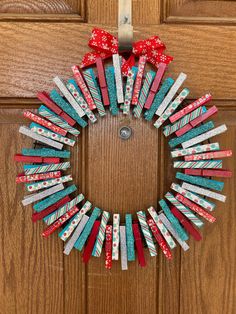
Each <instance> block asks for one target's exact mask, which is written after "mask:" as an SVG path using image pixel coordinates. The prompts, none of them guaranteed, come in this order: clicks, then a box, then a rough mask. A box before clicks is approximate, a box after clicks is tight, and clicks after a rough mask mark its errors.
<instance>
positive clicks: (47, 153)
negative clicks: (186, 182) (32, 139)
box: [21, 148, 70, 158]
mask: <svg viewBox="0 0 236 314" xmlns="http://www.w3.org/2000/svg"><path fill="white" fill-rule="evenodd" d="M21 153H22V155H24V156H41V157H59V158H70V151H68V150H62V151H58V150H55V149H52V148H38V149H36V148H22V150H21Z"/></svg>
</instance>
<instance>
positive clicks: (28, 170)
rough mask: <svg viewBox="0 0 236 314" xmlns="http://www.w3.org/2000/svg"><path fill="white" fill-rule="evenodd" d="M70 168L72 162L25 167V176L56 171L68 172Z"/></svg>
mask: <svg viewBox="0 0 236 314" xmlns="http://www.w3.org/2000/svg"><path fill="white" fill-rule="evenodd" d="M68 168H70V162H69V161H66V162H61V163H59V164H49V165H42V166H41V165H24V171H25V174H35V173H43V172H50V171H55V170H66V169H68Z"/></svg>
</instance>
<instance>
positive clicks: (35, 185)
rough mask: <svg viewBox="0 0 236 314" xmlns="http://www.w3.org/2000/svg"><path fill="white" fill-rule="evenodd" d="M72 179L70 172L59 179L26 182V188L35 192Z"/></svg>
mask: <svg viewBox="0 0 236 314" xmlns="http://www.w3.org/2000/svg"><path fill="white" fill-rule="evenodd" d="M71 180H72V175H71V174H69V175H68V176H64V177H60V178H57V179H51V180H46V181H41V182H36V183H30V184H26V189H27V190H28V191H29V192H33V191H38V190H41V189H45V188H49V187H52V186H54V185H56V184H59V183H66V182H69V181H71Z"/></svg>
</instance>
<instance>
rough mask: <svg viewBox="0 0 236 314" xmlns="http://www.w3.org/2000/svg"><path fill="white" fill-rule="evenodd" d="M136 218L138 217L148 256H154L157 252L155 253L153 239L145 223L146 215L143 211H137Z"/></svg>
mask: <svg viewBox="0 0 236 314" xmlns="http://www.w3.org/2000/svg"><path fill="white" fill-rule="evenodd" d="M137 216H138V220H139V223H140V226H141V229H142V232H143V235H144V238H145V241H146V244H147V246H148V249H149V252H150V255H151V256H156V255H157V251H156V247H155V244H154V242H153V239H152V235H151V233H150V231H149V227H148V224H147V221H146V215H145V213H144V212H143V211H139V212H137Z"/></svg>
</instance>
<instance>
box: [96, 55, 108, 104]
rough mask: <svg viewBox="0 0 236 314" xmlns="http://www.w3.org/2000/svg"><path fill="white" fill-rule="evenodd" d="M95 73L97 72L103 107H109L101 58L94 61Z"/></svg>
mask: <svg viewBox="0 0 236 314" xmlns="http://www.w3.org/2000/svg"><path fill="white" fill-rule="evenodd" d="M96 65H97V71H98V81H99V85H100V90H101V93H102V99H103V104H104V106H109V105H110V100H109V95H108V88H107V81H106V76H105V69H104V65H103V61H102V58H101V57H100V58H97V59H96Z"/></svg>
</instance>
